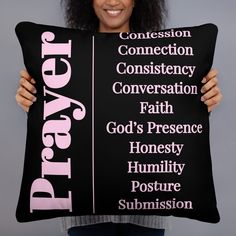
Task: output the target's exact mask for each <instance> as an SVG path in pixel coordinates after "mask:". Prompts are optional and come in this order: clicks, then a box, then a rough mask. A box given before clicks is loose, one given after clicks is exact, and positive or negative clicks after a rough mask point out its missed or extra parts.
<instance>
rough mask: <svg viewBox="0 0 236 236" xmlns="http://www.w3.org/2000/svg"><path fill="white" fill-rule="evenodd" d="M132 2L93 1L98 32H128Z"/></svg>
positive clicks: (124, 0) (121, 0) (113, 0)
mask: <svg viewBox="0 0 236 236" xmlns="http://www.w3.org/2000/svg"><path fill="white" fill-rule="evenodd" d="M133 7H134V0H93V8H94V11H95V14H96V15H97V17H98V19H99V32H128V31H129V30H130V29H129V19H130V16H131V14H132V11H133Z"/></svg>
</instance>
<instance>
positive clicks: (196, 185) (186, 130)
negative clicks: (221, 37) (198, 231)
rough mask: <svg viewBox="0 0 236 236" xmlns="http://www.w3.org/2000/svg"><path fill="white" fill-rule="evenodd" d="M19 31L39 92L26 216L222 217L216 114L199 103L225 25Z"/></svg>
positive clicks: (32, 121) (25, 187) (28, 154)
mask: <svg viewBox="0 0 236 236" xmlns="http://www.w3.org/2000/svg"><path fill="white" fill-rule="evenodd" d="M29 32H30V33H29ZM16 33H17V36H18V39H19V42H20V44H21V47H22V52H23V57H24V63H25V66H26V68H27V71H28V72H29V74H30V75H31V76H32V77H33V78H34V79H35V80H36V89H37V101H36V102H35V103H34V104H33V105H32V106H31V108H30V111H29V114H28V123H27V138H26V150H25V163H24V170H23V178H22V185H21V191H20V196H19V201H18V206H17V211H16V217H17V220H18V221H20V222H27V221H33V220H41V219H48V218H53V217H61V216H82V215H111V216H112V215H121V216H124V218H125V215H160V216H169V215H173V216H177V217H187V218H191V219H197V220H200V221H205V222H211V223H216V222H218V221H219V213H218V210H217V206H216V197H215V190H214V183H213V176H212V163H211V155H210V145H209V117H208V112H207V108H206V106H205V105H204V104H203V103H202V102H201V101H200V98H201V92H200V89H201V86H202V83H201V80H202V78H203V77H204V76H205V75H206V74H207V73H208V71H209V70H210V68H211V66H212V62H213V56H214V49H215V43H216V36H217V27H216V26H215V25H213V24H205V25H201V26H195V27H184V28H175V29H166V30H162V31H158V32H147V33H133V32H132V33H120V34H118V33H113V34H109V33H95V34H92V33H89V32H84V31H80V30H76V29H67V28H61V27H55V26H47V25H40V24H34V23H30V22H22V23H19V24H18V25H17V26H16ZM145 219H146V218H143V219H142V220H144V221H145ZM129 223H130V222H129Z"/></svg>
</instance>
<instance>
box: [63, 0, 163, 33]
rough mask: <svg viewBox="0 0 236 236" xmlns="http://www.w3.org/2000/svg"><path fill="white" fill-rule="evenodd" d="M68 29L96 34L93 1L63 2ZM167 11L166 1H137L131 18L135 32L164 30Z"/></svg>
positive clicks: (96, 25) (96, 20)
mask: <svg viewBox="0 0 236 236" xmlns="http://www.w3.org/2000/svg"><path fill="white" fill-rule="evenodd" d="M62 4H63V7H65V18H66V23H67V26H68V27H71V28H77V29H81V30H88V31H92V32H96V31H97V30H98V26H99V20H98V18H97V16H96V14H95V12H94V9H93V6H92V4H93V0H62ZM166 16H167V9H166V3H165V0H135V7H134V9H133V13H132V15H131V18H130V29H131V31H133V32H151V31H157V30H160V29H161V28H163V26H164V25H165V18H166Z"/></svg>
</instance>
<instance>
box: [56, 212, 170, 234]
mask: <svg viewBox="0 0 236 236" xmlns="http://www.w3.org/2000/svg"><path fill="white" fill-rule="evenodd" d="M110 222H111V223H122V224H134V225H139V226H142V227H147V228H153V229H170V228H171V221H170V218H169V217H168V216H156V215H87V216H72V217H63V218H61V219H60V223H61V229H62V231H67V230H68V229H70V228H72V227H78V226H86V225H93V224H101V223H110Z"/></svg>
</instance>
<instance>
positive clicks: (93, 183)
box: [92, 36, 95, 214]
mask: <svg viewBox="0 0 236 236" xmlns="http://www.w3.org/2000/svg"><path fill="white" fill-rule="evenodd" d="M94 89H95V88H94V36H92V186H93V214H95V177H94V174H95V173H94V159H95V153H94V152H95V150H94V149H95V147H94V102H95V100H94Z"/></svg>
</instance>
